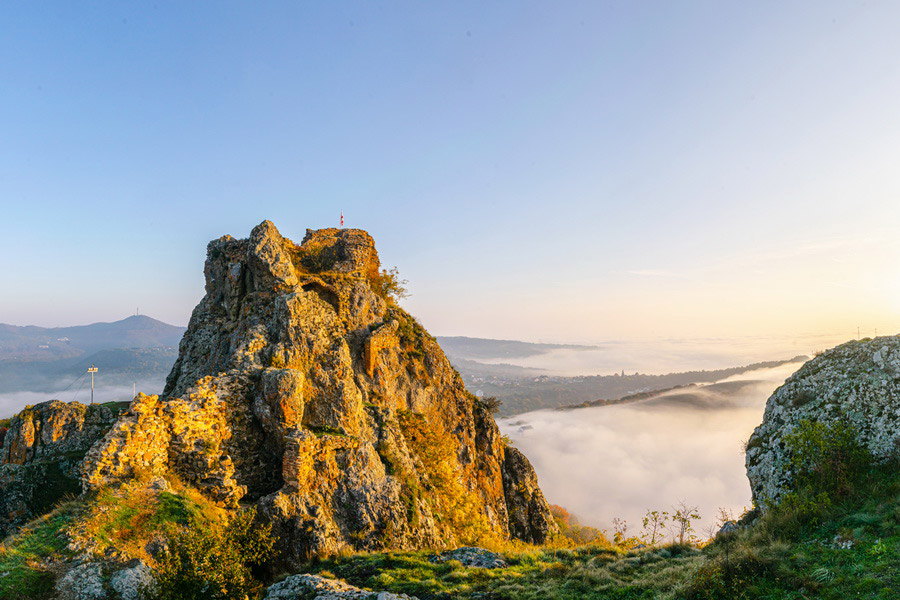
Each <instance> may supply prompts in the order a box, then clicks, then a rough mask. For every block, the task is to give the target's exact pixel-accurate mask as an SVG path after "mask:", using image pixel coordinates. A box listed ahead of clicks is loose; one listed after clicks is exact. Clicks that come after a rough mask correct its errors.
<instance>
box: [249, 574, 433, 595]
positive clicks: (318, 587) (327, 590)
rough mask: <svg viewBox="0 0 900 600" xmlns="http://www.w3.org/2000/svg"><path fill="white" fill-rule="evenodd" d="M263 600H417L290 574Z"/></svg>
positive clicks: (315, 576) (267, 593) (336, 581)
mask: <svg viewBox="0 0 900 600" xmlns="http://www.w3.org/2000/svg"><path fill="white" fill-rule="evenodd" d="M263 600H417V599H416V597H415V596H407V595H406V594H394V593H391V592H368V591H366V590H361V589H359V588H358V587H354V586H352V585H350V584H348V583H344V582H343V581H338V580H336V579H328V578H326V577H321V576H319V575H291V576H290V577H288V578H287V579H285V580H284V581H281V582H279V583H276V584H275V585H273V586H271V587H269V589H268V590H266V596H265V598H264V599H263Z"/></svg>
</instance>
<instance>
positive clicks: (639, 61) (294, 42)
mask: <svg viewBox="0 0 900 600" xmlns="http://www.w3.org/2000/svg"><path fill="white" fill-rule="evenodd" d="M898 21H900V5H897V4H896V3H890V2H865V3H861V2H841V3H828V2H816V3H809V2H804V3H792V2H777V3H776V2H771V3H768V2H752V3H751V2H731V3H723V2H584V3H578V2H564V3H550V2H541V3H526V2H492V3H483V2H472V3H464V2H447V3H436V2H428V3H396V2H384V3H373V2H341V3H296V2H284V3H280V2H267V3H249V2H247V3H230V2H194V3H176V2H172V3H167V2H156V3H153V4H149V3H142V4H140V5H136V4H125V3H103V2H91V3H81V4H75V3H68V2H56V3H54V2H45V3H31V2H8V3H3V4H2V5H0V194H2V195H0V198H2V206H3V214H4V216H3V219H2V220H0V240H2V242H0V244H2V250H3V253H2V256H3V258H2V259H0V260H2V268H3V271H4V279H5V282H4V285H3V287H2V290H0V322H7V323H13V324H20V325H22V324H38V325H45V326H52V325H68V324H78V323H87V322H93V321H98V320H114V319H117V318H121V317H124V316H127V315H128V314H131V313H133V312H134V310H135V309H136V308H138V307H140V309H141V312H142V313H144V314H149V315H151V316H155V317H157V318H160V319H163V320H166V321H168V322H172V323H177V324H185V323H186V322H187V319H188V317H189V315H190V311H191V309H192V308H193V306H194V305H195V304H196V302H197V301H198V300H199V299H200V297H201V295H202V293H203V289H202V284H203V282H202V262H203V258H204V253H205V246H206V243H207V242H208V241H209V240H210V239H213V238H215V237H218V236H220V235H222V234H225V233H228V234H231V235H234V236H237V237H244V236H246V235H247V234H248V233H249V231H250V229H251V228H252V227H253V226H254V225H256V224H257V223H259V222H260V221H262V220H263V219H271V220H273V221H274V222H275V223H276V224H277V225H278V227H279V228H280V229H281V231H282V233H283V234H284V235H286V236H288V237H291V238H294V239H298V240H299V239H300V238H302V237H303V233H304V231H305V229H306V228H307V227H309V228H318V227H325V226H335V225H336V224H337V219H338V215H339V212H340V211H341V210H343V211H344V213H345V215H346V217H347V225H348V226H351V227H361V228H364V229H367V230H368V231H370V232H371V233H372V234H373V236H375V238H376V241H377V243H378V247H379V250H380V252H381V256H382V261H383V262H384V263H385V264H386V265H388V266H393V265H396V266H398V267H399V268H400V271H401V273H402V274H403V275H404V276H405V277H406V278H407V279H409V281H410V285H409V287H410V289H411V292H412V294H413V295H412V296H411V297H410V298H409V299H408V300H407V301H406V306H407V307H408V308H409V309H410V310H411V312H413V314H415V315H416V316H418V317H419V318H420V319H421V320H422V321H423V322H424V324H425V325H426V326H428V327H429V328H430V329H431V330H432V331H434V332H435V333H438V334H445V335H454V334H455V335H480V336H489V337H512V338H517V339H534V340H536V339H547V340H550V339H553V340H581V341H596V340H602V339H608V338H630V337H664V336H684V335H700V336H731V335H772V334H776V333H777V334H785V333H787V334H797V335H800V334H809V333H822V332H829V333H830V332H842V331H847V332H848V337H849V332H851V331H855V328H856V326H857V325H861V326H862V327H863V328H864V329H866V330H874V328H875V327H878V328H879V331H880V332H882V333H888V332H891V333H896V332H897V331H894V330H893V329H897V330H900V269H898V267H897V265H898V264H900V260H898V259H900V246H898V239H900V237H898V235H897V233H898V231H897V228H898V224H900V201H898V199H900V170H898V168H897V167H898V165H900V144H898V140H900V111H898V110H897V109H896V107H897V106H900V58H898V57H900V36H897V35H896V29H897V24H898ZM892 328H893V329H892Z"/></svg>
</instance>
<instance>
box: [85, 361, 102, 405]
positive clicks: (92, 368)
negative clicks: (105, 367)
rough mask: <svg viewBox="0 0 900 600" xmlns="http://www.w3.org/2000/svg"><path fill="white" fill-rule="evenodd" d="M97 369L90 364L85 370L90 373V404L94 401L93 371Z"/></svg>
mask: <svg viewBox="0 0 900 600" xmlns="http://www.w3.org/2000/svg"><path fill="white" fill-rule="evenodd" d="M97 371H99V369H98V368H97V367H95V366H94V365H91V368H90V369H88V370H87V372H88V373H90V374H91V404H93V403H94V373H96V372H97Z"/></svg>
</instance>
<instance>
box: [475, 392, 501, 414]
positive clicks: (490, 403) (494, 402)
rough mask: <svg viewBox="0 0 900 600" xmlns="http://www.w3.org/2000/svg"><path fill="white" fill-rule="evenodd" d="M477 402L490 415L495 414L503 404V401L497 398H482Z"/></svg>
mask: <svg viewBox="0 0 900 600" xmlns="http://www.w3.org/2000/svg"><path fill="white" fill-rule="evenodd" d="M477 401H478V402H479V403H480V404H481V405H482V406H483V407H484V408H485V409H486V410H487V411H488V412H490V413H491V414H496V413H497V411H499V410H500V406H501V405H502V404H503V400H500V399H499V398H497V396H485V397H484V398H478V399H477Z"/></svg>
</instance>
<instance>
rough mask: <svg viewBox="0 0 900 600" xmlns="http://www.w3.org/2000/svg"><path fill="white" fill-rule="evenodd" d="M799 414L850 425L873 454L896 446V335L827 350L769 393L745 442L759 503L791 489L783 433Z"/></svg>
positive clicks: (884, 454)
mask: <svg viewBox="0 0 900 600" xmlns="http://www.w3.org/2000/svg"><path fill="white" fill-rule="evenodd" d="M804 419H810V420H814V421H819V422H825V423H829V422H834V421H841V422H844V423H850V424H852V425H853V426H854V428H855V429H856V430H857V431H858V440H859V442H860V443H861V444H862V445H864V446H865V447H867V448H868V449H869V450H870V451H871V452H872V454H873V455H874V456H875V457H876V458H881V459H885V458H888V457H890V456H892V455H894V453H896V452H898V451H900V336H892V337H879V338H876V339H874V340H868V341H862V342H858V341H852V342H848V343H846V344H842V345H840V346H838V347H836V348H833V349H831V350H828V351H826V352H824V353H822V354H821V355H819V356H817V357H816V358H814V359H812V360H810V361H809V362H807V363H806V364H805V365H803V366H802V367H801V368H800V369H799V370H798V371H797V372H796V373H794V374H793V375H792V376H791V377H789V378H788V379H787V381H786V382H785V383H784V385H783V386H781V387H780V388H778V389H777V390H776V391H775V393H774V394H773V395H772V396H771V397H770V398H769V400H768V401H767V403H766V410H765V415H764V416H763V422H762V424H761V425H760V426H759V427H757V428H756V430H755V431H754V432H753V435H752V436H751V437H750V440H749V441H748V443H747V454H746V464H747V477H748V478H749V479H750V487H751V488H752V490H753V499H754V502H755V503H757V504H758V505H760V506H762V507H765V506H766V505H767V504H771V503H773V502H777V501H778V500H779V499H780V497H781V496H782V495H783V494H784V493H785V491H786V490H788V489H790V483H791V473H790V471H789V469H788V460H789V458H790V457H789V456H788V450H787V449H786V447H785V436H787V435H788V434H790V433H791V432H792V431H793V430H794V428H795V427H796V426H797V424H798V423H799V422H800V421H802V420H804Z"/></svg>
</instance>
